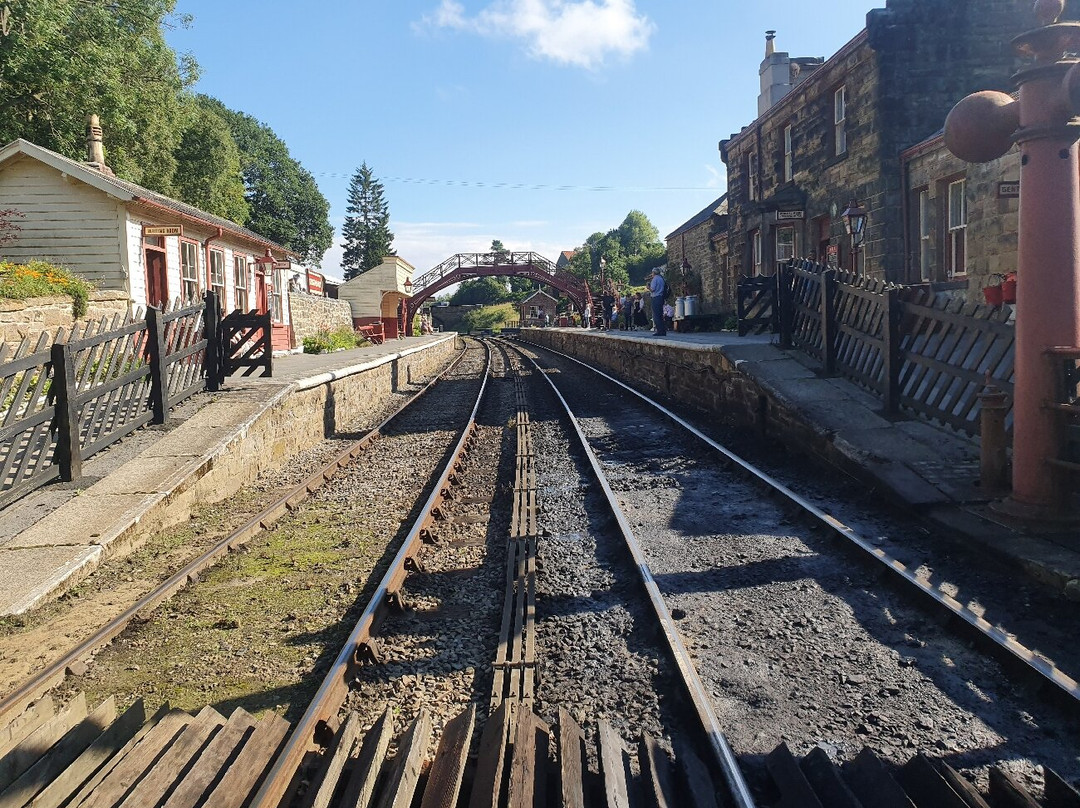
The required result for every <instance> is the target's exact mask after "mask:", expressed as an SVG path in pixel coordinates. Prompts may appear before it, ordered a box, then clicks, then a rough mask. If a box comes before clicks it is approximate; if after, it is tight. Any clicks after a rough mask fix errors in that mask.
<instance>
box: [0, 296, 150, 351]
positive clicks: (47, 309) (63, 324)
mask: <svg viewBox="0 0 1080 808" xmlns="http://www.w3.org/2000/svg"><path fill="white" fill-rule="evenodd" d="M71 302H72V301H71V298H70V297H68V296H67V295H58V296H56V297H34V298H30V299H28V300H10V299H0V343H10V344H14V345H18V343H20V342H22V340H23V338H24V337H29V339H30V342H31V343H36V342H37V340H38V338H39V337H40V336H41V335H42V334H43V333H47V334H49V335H50V339H49V342H50V343H51V342H52V337H55V335H56V332H57V330H58V329H60V328H63V329H64V330H65V331H66V332H67V333H69V334H70V333H71V329H72V326H74V325H75V324H76V323H77V322H78V323H82V324H83V325H85V324H86V323H88V322H92V323H97V322H100V321H101V319H102V318H106V319H107V320H108V321H109V322H110V323H111V322H112V319H113V318H114V317H115V316H116V315H118V314H119V315H121V316H123V315H124V314H126V313H127V312H128V306H129V301H128V296H127V292H91V293H90V300H89V304H88V306H87V313H86V317H84V318H83V319H82V320H76V319H75V317H74V316H73V314H72V310H71Z"/></svg>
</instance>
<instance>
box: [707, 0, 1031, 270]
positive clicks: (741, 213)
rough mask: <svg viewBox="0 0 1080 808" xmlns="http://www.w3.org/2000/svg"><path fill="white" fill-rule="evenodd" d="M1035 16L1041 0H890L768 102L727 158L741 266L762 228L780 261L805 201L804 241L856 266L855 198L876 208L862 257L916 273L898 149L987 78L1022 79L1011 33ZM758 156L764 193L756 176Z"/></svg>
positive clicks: (768, 254)
mask: <svg viewBox="0 0 1080 808" xmlns="http://www.w3.org/2000/svg"><path fill="white" fill-rule="evenodd" d="M1033 24H1034V15H1033V12H1032V4H1031V3H1027V2H1016V1H1015V0H888V2H887V3H886V7H885V8H883V9H874V10H872V11H870V12H869V14H868V15H867V28H866V30H865V31H864V32H862V33H860V34H859V35H858V36H856V37H855V38H854V39H853V40H851V42H849V43H848V44H847V45H845V46H844V48H842V49H841V50H840V51H839V52H838V53H836V54H835V55H833V56H832V57H830V58H829V59H828V60H827V61H826V62H825V63H824V64H823V65H822V66H821V67H820V68H818V69H817V70H815V71H814V72H813V73H812V74H811V75H810V76H809V77H808V78H807V79H806V80H805V81H804V82H803V83H802V84H800V85H799V86H797V87H795V88H793V89H792V90H791V92H790V93H789V94H788V95H787V96H786V97H785V98H784V99H783V100H781V101H780V102H779V103H777V104H776V105H775V106H774V107H772V108H771V109H770V110H769V111H768V112H766V113H764V114H763V115H761V116H759V117H758V119H757V120H755V121H753V122H752V123H751V124H750V125H749V126H747V127H746V128H745V129H743V130H742V131H741V132H740V133H738V134H736V135H733V136H732V138H731V139H730V140H729V141H727V142H726V143H725V144H723V145H722V152H723V153H724V156H725V162H726V163H727V166H728V183H729V185H728V191H729V200H728V206H729V215H730V223H731V224H730V235H729V239H730V253H731V262H732V264H733V271H734V273H735V274H736V275H738V274H752V267H751V265H750V260H749V258H750V253H751V249H750V244H751V243H752V238H751V234H752V233H753V231H755V230H757V231H759V232H760V233H761V234H762V259H763V261H762V270H763V271H764V272H765V273H766V274H771V273H772V272H773V271H774V266H773V258H774V256H775V230H776V228H777V226H778V224H780V223H778V222H777V219H776V212H777V211H786V212H797V211H802V212H803V218H802V219H797V220H796V221H794V222H792V223H790V224H789V223H787V222H784V223H783V226H784V227H791V226H793V227H794V228H795V230H796V232H797V234H798V245H797V253H799V254H801V255H804V256H807V257H813V258H816V259H818V260H822V259H824V258H825V257H826V255H823V252H825V251H827V250H828V248H829V247H832V248H833V249H836V250H837V251H838V255H837V256H836V258H835V259H834V262H835V263H837V264H839V265H840V266H842V267H849V266H850V253H849V250H850V242H849V239H848V237H847V236H846V234H845V232H844V222H843V219H842V213H843V211H844V209H845V208H846V207H847V203H848V201H849V200H851V199H856V200H857V201H858V202H860V203H861V205H862V206H863V207H864V208H865V209H866V210H867V212H868V214H869V217H868V225H867V233H866V240H865V244H864V246H863V249H862V251H861V259H862V261H861V269H862V271H864V272H865V273H866V274H868V275H870V276H876V277H883V278H888V279H889V280H892V281H897V282H916V281H917V280H918V279H917V278H911V277H909V276H908V275H907V271H908V264H909V262H908V260H907V255H906V254H905V240H904V235H905V221H904V201H905V200H904V185H903V178H902V174H901V170H900V164H899V160H898V156H899V154H900V152H902V151H903V150H905V149H907V148H909V147H911V146H913V145H915V144H917V143H920V142H922V141H924V140H926V139H927V138H929V137H931V136H932V135H934V134H935V133H936V132H938V131H939V130H940V129H941V128H942V127H943V126H944V122H945V116H946V115H947V114H948V112H949V110H950V109H951V108H952V107H953V105H954V104H955V103H956V102H957V101H959V100H960V99H961V98H963V97H964V96H965V95H967V94H969V93H971V92H973V91H976V90H981V89H1003V90H1009V89H1012V87H1011V80H1010V79H1011V76H1012V74H1013V72H1014V71H1015V69H1016V68H1017V67H1018V65H1019V62H1018V60H1017V57H1016V56H1015V54H1014V53H1013V50H1012V47H1011V46H1010V44H1009V42H1010V40H1011V38H1012V37H1013V36H1014V35H1015V34H1017V33H1019V32H1021V31H1023V30H1026V29H1028V28H1030V27H1032V26H1033ZM840 87H844V89H845V92H846V121H845V131H846V136H847V150H846V152H845V153H844V154H841V155H837V154H836V149H835V137H834V134H833V128H834V127H833V111H834V103H833V99H834V94H835V92H836V90H837V89H839V88H840ZM787 126H791V128H792V141H793V143H792V146H793V160H792V163H793V178H792V180H791V181H790V182H785V181H784V129H785V127H787ZM751 154H756V155H757V159H758V176H759V187H758V189H757V190H758V197H757V199H756V200H752V199H751V198H750V194H749V192H748V186H747V176H746V175H747V173H748V168H747V166H748V163H747V161H748V159H749V155H751Z"/></svg>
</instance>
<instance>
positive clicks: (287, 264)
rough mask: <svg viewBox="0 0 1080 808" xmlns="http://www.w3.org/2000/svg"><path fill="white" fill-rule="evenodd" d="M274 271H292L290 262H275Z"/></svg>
mask: <svg viewBox="0 0 1080 808" xmlns="http://www.w3.org/2000/svg"><path fill="white" fill-rule="evenodd" d="M274 269H292V261H275V262H274Z"/></svg>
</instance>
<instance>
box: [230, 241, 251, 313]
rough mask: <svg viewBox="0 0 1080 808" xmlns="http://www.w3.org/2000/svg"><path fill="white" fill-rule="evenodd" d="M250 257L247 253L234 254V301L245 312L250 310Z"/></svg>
mask: <svg viewBox="0 0 1080 808" xmlns="http://www.w3.org/2000/svg"><path fill="white" fill-rule="evenodd" d="M249 271H250V268H249V267H248V259H247V256H246V255H233V303H234V305H235V307H236V308H237V309H238V310H240V311H243V312H246V311H247V310H248V273H249Z"/></svg>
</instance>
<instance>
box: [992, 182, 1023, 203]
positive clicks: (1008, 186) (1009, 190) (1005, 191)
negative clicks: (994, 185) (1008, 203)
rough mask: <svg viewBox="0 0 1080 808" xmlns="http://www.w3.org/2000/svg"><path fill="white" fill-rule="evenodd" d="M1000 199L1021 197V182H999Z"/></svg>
mask: <svg viewBox="0 0 1080 808" xmlns="http://www.w3.org/2000/svg"><path fill="white" fill-rule="evenodd" d="M997 195H998V199H1016V198H1017V197H1019V196H1020V182H1019V181H1014V182H999V183H998V193H997Z"/></svg>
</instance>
